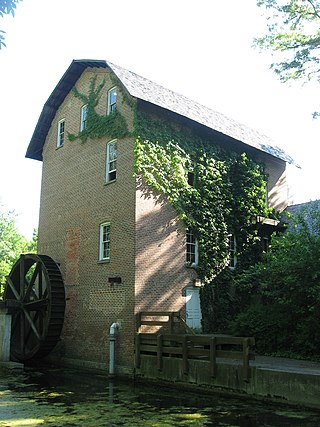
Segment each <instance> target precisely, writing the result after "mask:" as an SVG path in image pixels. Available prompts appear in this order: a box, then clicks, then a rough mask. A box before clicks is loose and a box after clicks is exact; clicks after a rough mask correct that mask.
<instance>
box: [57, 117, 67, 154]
mask: <svg viewBox="0 0 320 427" xmlns="http://www.w3.org/2000/svg"><path fill="white" fill-rule="evenodd" d="M64 128H65V120H64V119H63V120H60V121H59V123H58V135H57V148H59V147H62V146H63V144H64Z"/></svg>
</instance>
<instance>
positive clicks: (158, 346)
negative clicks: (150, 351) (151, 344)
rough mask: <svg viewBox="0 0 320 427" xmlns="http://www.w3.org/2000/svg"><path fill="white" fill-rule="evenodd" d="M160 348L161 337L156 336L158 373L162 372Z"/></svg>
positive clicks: (161, 344) (161, 343) (161, 345)
mask: <svg viewBox="0 0 320 427" xmlns="http://www.w3.org/2000/svg"><path fill="white" fill-rule="evenodd" d="M162 347H163V335H161V334H159V335H158V336H157V368H158V370H159V371H161V370H162Z"/></svg>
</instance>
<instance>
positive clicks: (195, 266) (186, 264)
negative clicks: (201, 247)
mask: <svg viewBox="0 0 320 427" xmlns="http://www.w3.org/2000/svg"><path fill="white" fill-rule="evenodd" d="M185 266H186V267H187V268H197V267H198V264H196V263H192V264H190V262H186V263H185Z"/></svg>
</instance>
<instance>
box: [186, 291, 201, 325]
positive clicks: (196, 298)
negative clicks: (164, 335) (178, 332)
mask: <svg viewBox="0 0 320 427" xmlns="http://www.w3.org/2000/svg"><path fill="white" fill-rule="evenodd" d="M201 318H202V316H201V308H200V290H199V288H187V289H186V323H187V325H188V326H189V328H193V329H201Z"/></svg>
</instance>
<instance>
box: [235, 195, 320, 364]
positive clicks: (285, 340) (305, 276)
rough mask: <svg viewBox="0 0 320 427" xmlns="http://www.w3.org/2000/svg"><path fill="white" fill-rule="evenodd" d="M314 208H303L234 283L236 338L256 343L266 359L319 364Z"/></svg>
mask: <svg viewBox="0 0 320 427" xmlns="http://www.w3.org/2000/svg"><path fill="white" fill-rule="evenodd" d="M319 259H320V202H319V201H316V202H313V203H310V204H308V205H307V207H306V208H305V209H302V210H301V211H300V213H299V214H298V215H297V216H296V217H295V218H293V220H292V221H291V226H290V227H289V229H288V231H287V232H286V233H284V234H280V235H278V236H274V238H273V239H272V242H271V247H270V250H269V251H268V253H267V254H266V255H265V259H264V260H263V261H262V262H260V263H258V264H256V265H254V266H251V267H250V268H249V269H248V270H246V271H243V272H242V274H241V276H238V277H237V278H236V279H235V281H234V283H235V286H236V293H237V296H238V298H239V300H238V305H239V306H241V307H242V309H241V310H240V313H239V314H238V316H237V317H236V319H235V322H234V330H233V332H235V333H236V334H240V335H242V334H245V335H253V336H255V337H256V343H257V349H258V351H260V352H262V353H266V354H278V355H286V356H289V355H290V353H291V354H294V355H299V356H300V357H301V356H302V357H312V358H318V359H319V358H320V330H319V327H318V325H319V322H320V265H319Z"/></svg>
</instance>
